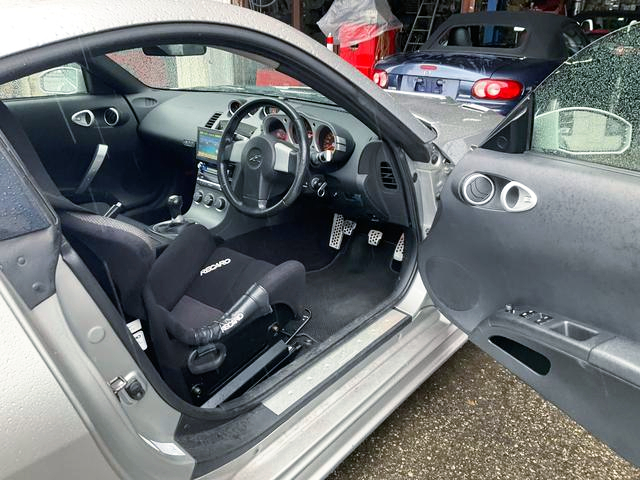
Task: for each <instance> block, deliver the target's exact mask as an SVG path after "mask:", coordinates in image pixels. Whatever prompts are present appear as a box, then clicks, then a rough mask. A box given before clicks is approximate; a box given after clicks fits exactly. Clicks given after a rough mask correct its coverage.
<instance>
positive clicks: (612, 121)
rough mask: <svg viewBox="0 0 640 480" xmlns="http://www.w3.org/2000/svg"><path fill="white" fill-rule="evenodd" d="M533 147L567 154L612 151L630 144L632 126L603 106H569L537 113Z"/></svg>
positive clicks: (596, 153) (610, 152)
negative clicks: (597, 107)
mask: <svg viewBox="0 0 640 480" xmlns="http://www.w3.org/2000/svg"><path fill="white" fill-rule="evenodd" d="M533 125H534V127H533V144H534V145H535V146H536V149H539V150H548V151H559V152H564V153H568V154H570V155H616V154H621V153H623V152H625V151H626V150H628V149H629V147H630V146H631V134H632V132H633V126H632V125H631V123H629V122H628V121H627V120H625V119H624V118H622V117H619V116H618V115H615V114H613V113H610V112H607V111H605V110H598V109H595V108H587V107H570V108H560V109H558V110H552V111H550V112H545V113H543V114H540V115H537V116H536V117H535V120H534V122H533Z"/></svg>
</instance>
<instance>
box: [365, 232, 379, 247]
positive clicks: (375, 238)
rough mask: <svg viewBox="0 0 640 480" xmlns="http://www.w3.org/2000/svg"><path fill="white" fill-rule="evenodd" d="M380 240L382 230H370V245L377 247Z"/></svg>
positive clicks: (368, 237)
mask: <svg viewBox="0 0 640 480" xmlns="http://www.w3.org/2000/svg"><path fill="white" fill-rule="evenodd" d="M380 240H382V232H381V231H380V230H369V235H368V236H367V241H368V242H369V245H372V246H374V247H377V246H378V244H379V243H380Z"/></svg>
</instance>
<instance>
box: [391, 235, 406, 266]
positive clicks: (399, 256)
mask: <svg viewBox="0 0 640 480" xmlns="http://www.w3.org/2000/svg"><path fill="white" fill-rule="evenodd" d="M393 259H394V260H395V261H396V262H401V261H402V260H403V259H404V233H403V234H402V235H400V240H398V243H396V249H395V250H394V251H393Z"/></svg>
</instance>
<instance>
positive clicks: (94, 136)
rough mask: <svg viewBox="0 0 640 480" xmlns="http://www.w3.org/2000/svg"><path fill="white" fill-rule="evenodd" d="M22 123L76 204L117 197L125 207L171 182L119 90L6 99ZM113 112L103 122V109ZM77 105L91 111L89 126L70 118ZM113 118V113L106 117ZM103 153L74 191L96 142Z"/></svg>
mask: <svg viewBox="0 0 640 480" xmlns="http://www.w3.org/2000/svg"><path fill="white" fill-rule="evenodd" d="M6 105H7V106H8V107H9V109H10V110H11V112H12V113H13V114H14V115H15V117H16V118H17V119H18V120H19V121H20V122H21V123H22V125H23V127H24V129H25V130H26V132H27V134H28V135H29V138H30V139H31V142H32V143H33V145H34V147H35V148H36V150H37V152H38V154H39V155H40V158H41V159H42V162H43V163H44V165H45V167H46V169H47V171H48V172H49V174H50V175H51V177H52V178H53V180H54V182H55V183H56V185H57V186H58V188H60V190H61V191H62V192H63V193H64V194H65V195H66V196H68V197H69V198H71V199H73V200H74V201H76V202H78V203H82V202H89V201H97V202H105V203H109V204H113V203H115V202H116V201H120V202H122V203H123V204H124V208H125V209H131V208H134V207H138V206H140V205H145V204H148V203H151V202H153V201H155V200H157V198H158V196H159V195H160V191H161V190H162V189H163V187H164V186H165V184H166V183H167V182H168V181H171V180H170V179H171V175H172V173H173V172H172V170H171V168H158V167H159V166H158V165H154V164H153V161H152V157H151V156H150V155H148V154H147V152H146V151H145V149H144V146H143V145H142V144H141V142H140V140H139V138H138V132H137V128H138V122H137V119H136V117H135V115H134V113H133V111H132V110H131V108H130V107H129V104H128V103H127V101H126V100H125V99H124V98H123V97H121V96H119V95H73V96H68V97H64V96H57V97H43V98H25V99H17V100H10V101H7V102H6ZM108 108H115V109H117V111H118V114H119V119H118V121H117V123H116V124H115V125H113V126H110V125H108V124H107V123H106V121H105V116H104V115H105V111H106V110H107V109H108ZM83 110H89V111H91V112H92V113H93V115H94V117H95V120H94V122H93V124H92V125H91V126H89V127H85V126H80V125H78V124H76V123H74V122H73V121H72V119H71V117H72V116H73V115H74V114H75V113H76V112H80V111H83ZM109 120H113V118H109ZM101 143H102V144H105V145H108V147H109V149H108V154H107V157H106V159H105V161H104V163H103V164H102V167H101V168H100V170H99V171H98V173H97V175H96V176H95V178H94V180H93V182H92V183H91V186H90V188H89V189H88V191H87V193H86V194H84V195H75V193H74V192H75V190H76V189H77V187H78V186H79V185H80V183H81V181H82V178H83V176H84V175H85V172H86V171H87V169H88V167H89V165H90V163H91V160H92V158H93V155H94V152H95V151H96V147H97V145H98V144H101Z"/></svg>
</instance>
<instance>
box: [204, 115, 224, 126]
mask: <svg viewBox="0 0 640 480" xmlns="http://www.w3.org/2000/svg"><path fill="white" fill-rule="evenodd" d="M220 115H222V112H216V113H214V114H213V115H211V118H210V119H209V120H208V121H207V123H205V124H204V126H205V127H207V128H212V127H213V126H214V125H215V124H216V122H217V121H218V119H219V118H220Z"/></svg>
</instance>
